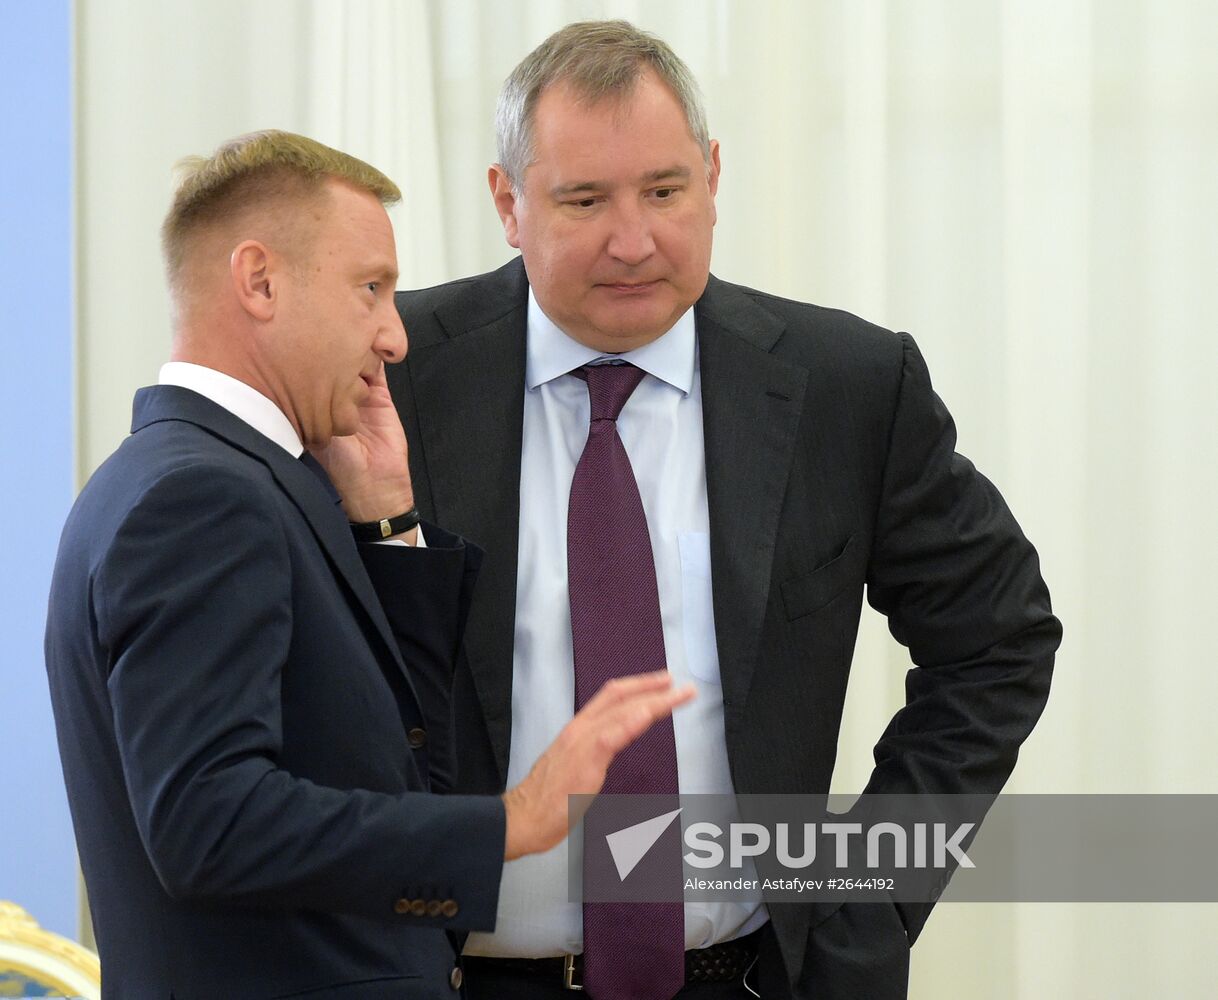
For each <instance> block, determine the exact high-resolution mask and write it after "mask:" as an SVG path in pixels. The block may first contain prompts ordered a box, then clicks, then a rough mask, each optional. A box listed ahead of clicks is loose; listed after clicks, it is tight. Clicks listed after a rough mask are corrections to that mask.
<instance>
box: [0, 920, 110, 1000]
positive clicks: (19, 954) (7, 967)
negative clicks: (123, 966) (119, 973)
mask: <svg viewBox="0 0 1218 1000" xmlns="http://www.w3.org/2000/svg"><path fill="white" fill-rule="evenodd" d="M0 997H3V998H8V997H84V998H86V1000H100V997H101V965H100V964H99V962H98V960H97V956H96V955H94V954H93V952H91V951H89V949H88V948H84V947H81V946H80V945H78V944H77V943H76V942H75V941H69V940H68V939H67V938H65V937H60V936H59V935H58V934H52V933H51V932H50V931H44V930H43V929H42V928H41V927H39V926H38V922H37V921H36V920H35V919H34V918H33V917H31V916H30V915H29V914H28V913H26V912H25V910H23V909H22V908H21V907H20V906H18V905H17V904H16V903H10V902H9V901H8V900H3V899H0Z"/></svg>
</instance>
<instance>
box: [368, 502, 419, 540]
mask: <svg viewBox="0 0 1218 1000" xmlns="http://www.w3.org/2000/svg"><path fill="white" fill-rule="evenodd" d="M421 520H423V519H422V518H421V517H419V509H418V508H417V507H411V508H410V510H408V511H406V513H405V514H399V515H398V516H397V517H384V518H381V520H379V521H364V522H363V523H362V524H351V534H352V535H354V536H355V540H356V541H357V542H380V541H383V540H384V539H386V538H389V537H391V536H393V535H400V534H401V533H402V532H403V531H409V530H410V529H411V528H413V527H414V526H415V525H416V524H418V523H419V522H420V521H421Z"/></svg>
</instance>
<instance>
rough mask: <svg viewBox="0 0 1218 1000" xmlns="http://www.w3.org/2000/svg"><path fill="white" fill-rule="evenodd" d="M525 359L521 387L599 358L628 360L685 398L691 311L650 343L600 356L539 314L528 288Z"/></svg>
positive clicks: (692, 343)
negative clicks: (523, 383) (523, 382)
mask: <svg viewBox="0 0 1218 1000" xmlns="http://www.w3.org/2000/svg"><path fill="white" fill-rule="evenodd" d="M526 339H527V346H526V360H525V375H524V379H525V385H526V386H527V387H528V388H529V389H530V390H532V389H536V388H537V387H538V386H540V385H544V384H545V383H546V382H551V381H553V380H554V379H556V378H558V377H559V376H560V375H565V374H567V372H570V371H574V370H575V369H576V368H579V367H580V366H582V365H587V364H591V363H593V362H595V361H599V360H601V359H605V360H612V361H619V360H620V361H629V362H630V363H631V364H632V365H635V366H637V367H639V368H642V369H643V371H645V372H647V374H649V375H654V376H655V377H656V378H658V379H659V380H660V381H661V382H666V383H667V384H668V385H671V386H672V387H673V388H674V389H677V390H679V391H680V392H681V393H682V394H683V395H685V396H688V395H689V393H690V390H691V389H692V388H693V384H694V366H695V363H696V360H697V352H696V348H697V339H696V337H695V336H694V310H693V307H692V306H691V307H690V308H689V309H686V310H685V312H684V313H682V314H681V318H680V319H678V320H677V322H676V323H675V324H674V325H673V327H672V329H670V330H669V331H668V332H667V333H664V334H662V335H661V336H659V337H657V338H656V339H655V340H653V341H652V342H651V343H650V344H644V345H643V346H642V347H639V348H636V349H635V350H633V351H626V352H625V353H623V354H603V353H601V352H600V351H597V350H596V349H595V348H593V347H588V346H586V345H585V344H581V343H580V342H579V341H577V340H573V339H572V338H571V337H569V336H567V334H566V333H564V332H563V331H562V330H561V329H559V327H558V326H557V325H556V324H555V323H554V322H553V321H552V320H551V319H550V317H549V316H547V315H546V314H545V313H544V312H542V311H541V306H540V305H539V304H538V302H537V298H536V296H535V295H534V294H533V289H532V287H530V288H529V318H528V336H527V338H526Z"/></svg>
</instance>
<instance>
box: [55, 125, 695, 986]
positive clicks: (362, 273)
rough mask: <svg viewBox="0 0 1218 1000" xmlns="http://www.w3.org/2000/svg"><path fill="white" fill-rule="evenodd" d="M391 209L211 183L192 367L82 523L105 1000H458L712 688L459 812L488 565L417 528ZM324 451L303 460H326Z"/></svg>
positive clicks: (71, 673)
mask: <svg viewBox="0 0 1218 1000" xmlns="http://www.w3.org/2000/svg"><path fill="white" fill-rule="evenodd" d="M397 197H398V192H397V189H396V187H394V185H393V184H392V182H391V181H389V180H388V179H387V178H385V177H384V176H383V175H382V174H380V173H379V172H378V171H376V170H375V169H373V168H371V167H369V166H368V165H367V164H364V163H361V162H360V161H358V160H355V159H353V158H352V157H349V156H346V155H345V154H342V153H339V152H337V151H335V150H332V149H329V148H327V147H325V146H322V145H320V144H318V143H315V142H312V141H311V140H308V139H305V138H303V137H300V136H293V135H290V134H287V133H280V132H264V133H258V134H255V135H251V136H246V137H243V138H240V139H237V140H234V141H233V142H231V143H229V144H227V145H226V146H224V147H222V148H221V149H220V150H219V151H218V152H217V153H216V154H215V155H214V156H212V157H211V158H208V159H198V160H194V161H191V162H190V163H189V164H187V176H186V178H185V180H184V181H183V183H182V185H181V187H180V189H179V191H178V193H177V196H176V198H175V201H174V205H173V208H172V209H171V211H170V214H169V216H168V218H167V220H166V223H165V227H164V231H163V236H164V243H165V251H166V259H167V265H168V273H169V280H170V283H171V287H172V294H173V302H174V309H175V326H174V344H173V354H172V361H171V362H170V363H169V364H167V365H166V366H165V367H164V368H163V369H162V372H161V378H160V383H161V384H160V385H158V386H156V387H153V388H148V389H143V390H141V391H140V392H139V394H138V395H137V396H136V399H135V407H134V420H133V425H132V435H131V437H129V438H128V439H127V440H126V441H125V442H124V443H123V445H122V446H121V447H120V448H119V449H118V451H117V452H116V453H115V454H114V455H113V456H112V457H111V458H110V459H109V460H108V461H107V462H106V463H104V464H103V466H102V467H101V468H100V469H99V470H98V472H97V473H96V474H95V475H94V477H93V478H92V479H91V480H90V482H89V484H88V485H87V486H86V487H85V489H84V491H83V492H82V494H81V496H80V498H79V500H78V501H77V504H76V506H75V507H74V508H73V511H72V513H71V515H70V517H69V519H68V522H67V526H66V527H65V529H64V534H63V539H62V543H61V547H60V552H59V558H58V561H57V563H56V568H55V574H54V580H53V584H52V591H51V599H50V609H49V618H48V625H47V639H46V654H47V669H48V673H49V677H50V685H51V694H52V700H53V704H54V709H55V717H56V724H57V728H58V733H59V743H60V750H61V754H62V758H63V767H64V775H65V779H66V782H67V787H68V794H69V799H70V803H71V808H72V815H73V821H74V824H75V827H76V834H77V841H78V844H79V847H80V857H81V864H82V867H83V870H84V875H85V880H86V883H87V885H88V888H89V894H90V904H91V907H92V914H93V921H94V928H95V931H96V936H97V942H98V947H99V950H100V953H101V959H102V977H103V989H104V992H105V995H106V996H107V997H122V998H125V1000H129V998H143V997H176V998H178V1000H186V998H218V997H224V998H226V1000H235V998H244V997H285V996H311V997H312V996H317V997H320V996H326V997H351V998H356V997H358V998H381V997H390V996H392V997H439V996H451V995H453V994H452V991H453V990H457V989H459V988H460V980H461V970H460V967H459V965H458V964H457V959H456V957H455V953H454V950H453V948H452V945H451V944H450V938H449V935H448V933H446V932H450V931H453V932H456V931H467V930H471V929H490V928H491V927H493V925H494V922H495V911H496V904H497V898H498V892H499V879H500V872H501V868H502V865H503V862H504V860H505V859H511V858H514V857H519V856H521V855H524V854H528V853H533V852H536V851H541V850H546V849H548V848H549V847H551V846H552V845H553V844H555V843H557V842H558V841H559V840H560V839H561V838H562V837H563V836H565V834H566V828H567V822H568V820H567V795H568V793H571V792H588V791H595V790H596V789H597V788H598V787H599V785H600V782H601V781H602V780H603V777H604V772H605V768H606V767H607V766H608V763H609V760H610V759H611V758H612V756H613V754H614V753H616V751H617V750H618V749H620V748H621V747H623V746H625V745H626V744H627V743H628V742H629V741H630V740H632V739H633V738H634V737H635V736H637V735H638V734H639V733H640V732H642V731H643V730H644V729H646V728H647V726H649V725H650V724H651V722H652V721H654V720H655V719H656V718H659V717H660V716H662V715H664V714H667V713H668V712H669V711H670V710H671V708H672V707H673V706H674V705H675V704H677V703H678V702H679V701H681V700H683V699H684V698H686V697H688V694H689V692H688V691H678V690H675V689H673V688H672V687H671V685H670V683H669V681H668V680H667V678H666V677H660V676H647V677H643V678H639V679H636V680H632V681H628V682H623V683H620V684H617V685H614V686H613V688H612V689H611V690H609V691H607V692H606V693H605V695H604V696H603V697H602V698H600V699H598V701H597V702H596V703H595V704H593V705H590V706H589V709H588V711H586V712H584V713H581V716H580V718H578V719H576V720H575V721H574V722H573V723H572V725H571V726H569V727H567V728H566V729H565V730H564V731H563V733H562V734H561V735H560V736H559V738H558V740H557V742H556V744H555V749H554V751H553V752H551V753H550V754H549V755H547V756H546V757H545V758H544V759H543V760H541V761H539V763H538V768H537V769H536V771H534V773H533V774H531V775H530V776H529V777H528V778H527V779H526V780H525V781H523V782H521V783H519V784H518V785H517V786H516V787H515V788H513V789H512V790H510V791H508V792H507V793H506V794H504V795H502V796H498V795H451V794H444V795H442V794H437V793H440V792H447V791H448V790H449V786H450V784H451V782H452V770H451V758H452V754H453V747H452V745H451V742H450V734H449V731H448V730H449V728H450V720H451V707H450V704H449V689H450V686H451V679H452V669H453V658H454V655H455V650H456V648H457V646H458V643H459V640H460V636H461V632H462V628H463V624H464V617H465V612H466V607H467V604H468V600H469V594H470V590H471V588H472V586H473V584H474V578H475V575H476V571H477V564H478V562H479V553H478V551H477V550H476V549H474V548H472V547H470V546H467V545H466V544H465V543H464V542H463V541H462V540H461V539H460V538H458V537H456V536H454V535H451V534H448V533H447V532H445V531H443V530H441V529H440V528H438V527H436V526H435V525H432V524H426V525H423V526H420V525H419V524H418V515H417V513H416V512H415V509H414V498H413V492H412V486H411V481H410V476H409V472H408V465H407V454H406V439H405V435H404V433H403V431H402V427H401V424H400V422H399V420H398V418H397V415H396V412H395V410H394V407H393V405H392V402H391V401H390V398H389V393H388V389H387V387H386V383H385V375H384V364H385V362H387V361H400V360H401V359H402V358H403V357H404V355H405V352H406V338H405V334H404V331H403V328H402V324H401V322H400V320H399V318H398V315H397V312H396V311H395V309H394V302H393V289H394V283H395V280H396V278H397V265H396V254H395V250H394V241H393V232H392V228H391V226H390V223H389V219H388V216H387V215H386V212H385V208H384V205H385V204H387V203H389V202H391V201H393V200H395V199H396V198H397ZM306 449H307V450H306Z"/></svg>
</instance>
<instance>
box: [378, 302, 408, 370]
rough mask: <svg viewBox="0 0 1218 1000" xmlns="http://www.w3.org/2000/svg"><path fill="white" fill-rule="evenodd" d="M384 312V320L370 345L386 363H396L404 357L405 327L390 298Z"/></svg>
mask: <svg viewBox="0 0 1218 1000" xmlns="http://www.w3.org/2000/svg"><path fill="white" fill-rule="evenodd" d="M386 312H387V315H386V317H385V320H384V322H383V323H382V325H381V329H380V331H379V332H378V333H377V337H376V341H375V342H374V344H373V345H372V346H373V350H375V351H376V353H377V354H378V355H379V356H380V357H381V359H382V360H383V361H384V362H385V363H386V364H396V363H397V362H399V361H401V360H403V359H404V358H405V357H406V348H407V342H406V328H405V327H404V326H403V325H402V317H401V316H400V315H398V310H397V307H396V306H395V305H394V304H393V301H392V299H390V301H389V304H388V309H387V310H386Z"/></svg>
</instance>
